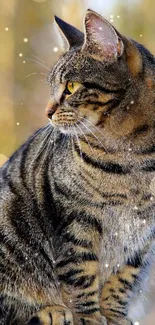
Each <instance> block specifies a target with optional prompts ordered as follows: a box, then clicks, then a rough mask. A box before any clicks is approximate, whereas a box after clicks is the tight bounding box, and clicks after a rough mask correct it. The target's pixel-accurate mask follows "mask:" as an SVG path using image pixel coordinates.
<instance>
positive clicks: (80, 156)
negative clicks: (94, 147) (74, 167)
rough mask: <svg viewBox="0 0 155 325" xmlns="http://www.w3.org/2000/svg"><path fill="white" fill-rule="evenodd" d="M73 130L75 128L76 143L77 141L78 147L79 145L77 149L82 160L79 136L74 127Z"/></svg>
mask: <svg viewBox="0 0 155 325" xmlns="http://www.w3.org/2000/svg"><path fill="white" fill-rule="evenodd" d="M74 130H75V137H76V139H77V143H78V147H79V150H80V157H81V161H83V156H82V149H81V144H80V141H79V137H78V134H77V132H76V129H75V127H74Z"/></svg>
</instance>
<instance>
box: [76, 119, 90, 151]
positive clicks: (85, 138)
mask: <svg viewBox="0 0 155 325" xmlns="http://www.w3.org/2000/svg"><path fill="white" fill-rule="evenodd" d="M75 124H76V126H77V127H78V128H79V129H80V131H81V132H82V134H83V135H84V138H85V139H86V142H87V143H88V145H89V147H90V150H91V152H92V153H93V155H94V156H95V152H94V150H93V149H92V146H91V144H90V142H89V140H88V138H87V136H86V135H85V134H84V132H83V130H82V129H81V128H80V126H79V125H78V124H77V123H75Z"/></svg>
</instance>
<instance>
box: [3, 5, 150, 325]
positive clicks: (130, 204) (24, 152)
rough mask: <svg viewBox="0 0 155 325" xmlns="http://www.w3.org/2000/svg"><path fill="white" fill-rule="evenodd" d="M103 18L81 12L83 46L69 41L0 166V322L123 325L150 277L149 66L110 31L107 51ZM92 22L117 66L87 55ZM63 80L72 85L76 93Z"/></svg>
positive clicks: (138, 48) (140, 52) (136, 48)
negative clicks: (42, 108) (20, 138)
mask: <svg viewBox="0 0 155 325" xmlns="http://www.w3.org/2000/svg"><path fill="white" fill-rule="evenodd" d="M102 20H103V18H102V17H100V16H99V15H97V14H96V13H94V12H92V11H88V13H87V14H86V21H85V24H86V31H85V33H86V37H85V42H86V43H85V44H84V45H83V46H82V47H81V43H79V44H78V40H77V46H74V47H71V48H70V49H69V50H68V51H67V53H65V54H64V55H63V56H62V57H61V58H60V60H59V61H58V62H57V64H56V65H55V66H54V68H53V69H52V71H51V73H50V75H49V78H48V82H49V85H50V88H51V98H50V101H49V103H48V105H47V108H46V114H47V116H48V117H49V119H50V123H49V124H48V125H47V126H45V127H44V128H42V129H40V130H38V131H37V132H36V133H35V134H34V135H33V136H32V137H31V138H30V139H28V141H27V142H26V143H25V144H24V145H23V146H22V147H21V148H19V150H17V152H15V153H14V154H13V156H12V157H11V158H10V159H9V160H8V162H7V163H6V164H5V165H4V166H3V167H2V168H1V169H0V218H1V222H0V239H1V247H0V302H1V304H0V323H1V324H3V325H7V324H8V325H19V324H20V325H24V324H29V325H50V324H52V325H59V324H64V325H69V324H70V325H73V324H74V325H82V324H83V325H84V324H85V325H93V324H102V322H103V318H102V316H104V317H106V321H107V324H111V325H112V324H115V325H131V322H132V320H133V317H132V315H131V313H130V310H131V309H132V301H134V299H136V297H137V296H138V293H139V291H140V290H142V289H143V282H144V280H145V281H146V278H148V277H149V273H150V270H151V265H152V263H153V254H154V238H155V223H154V207H155V185H154V184H155V178H154V177H155V176H154V171H155V94H154V85H155V77H154V76H155V60H154V58H153V56H152V55H151V54H150V53H149V52H148V50H146V49H145V48H144V47H143V46H142V45H139V44H137V43H136V42H134V41H131V40H127V39H126V38H125V37H124V36H120V34H119V33H118V34H117V37H118V38H117V42H116V40H115V37H116V31H115V32H114V29H113V27H112V26H111V25H110V24H109V23H107V22H106V21H105V20H103V21H102ZM58 21H59V20H58ZM94 21H95V24H94V25H93V22H94ZM59 23H60V21H59ZM98 23H99V24H102V23H103V27H104V24H106V26H107V28H108V32H107V30H106V33H107V35H109V37H110V38H111V39H112V41H113V42H114V46H115V47H116V46H117V47H118V48H117V49H116V50H117V52H118V53H117V54H118V57H117V58H116V57H113V53H111V52H110V51H112V50H113V48H112V49H111V48H109V47H108V45H107V47H106V40H105V48H104V50H102V52H101V48H100V47H97V41H98V38H97V37H98V34H97V33H98V32H97V31H96V30H95V32H94V28H96V27H95V26H96V24H98ZM60 24H61V23H60ZM64 24H65V23H63V28H64V26H65V25H64ZM60 28H62V26H61V27H60ZM92 29H93V32H94V34H93V36H92V40H93V37H96V42H95V48H94V49H93V46H94V45H93V44H92V40H91V37H90V36H91V35H90V34H91V31H92ZM68 30H69V29H67V32H66V33H68ZM66 33H65V36H64V37H67V36H66V35H67V34H66ZM108 33H109V34H108ZM73 34H74V33H73ZM75 34H76V33H75ZM76 35H77V34H76ZM80 35H81V34H80ZM94 35H96V36H94ZM76 37H77V36H76ZM120 37H121V39H122V41H121V42H122V43H120ZM68 39H70V38H68ZM118 40H119V43H118ZM68 42H69V41H68ZM80 42H81V36H80ZM72 43H73V44H74V41H73V42H72ZM68 44H69V43H68ZM122 44H124V45H122ZM100 46H101V44H100ZM121 46H123V47H122V51H123V52H122V51H121V48H120V47H121ZM90 49H93V50H92V52H91V51H90ZM105 51H106V52H105ZM103 55H104V57H103ZM101 58H102V60H101ZM67 81H76V82H78V83H79V88H78V90H77V91H76V92H75V93H73V94H68V92H66V82H67ZM51 124H52V125H51ZM144 294H147V293H146V292H145V293H144Z"/></svg>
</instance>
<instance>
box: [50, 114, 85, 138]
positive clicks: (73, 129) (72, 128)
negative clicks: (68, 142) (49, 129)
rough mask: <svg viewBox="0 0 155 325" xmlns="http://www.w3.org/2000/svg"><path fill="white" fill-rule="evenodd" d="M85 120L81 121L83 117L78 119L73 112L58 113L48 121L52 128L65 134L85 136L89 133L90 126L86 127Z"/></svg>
mask: <svg viewBox="0 0 155 325" xmlns="http://www.w3.org/2000/svg"><path fill="white" fill-rule="evenodd" d="M87 122H88V121H87V120H86V119H85V122H84V121H83V117H82V116H81V117H78V115H77V114H75V113H73V112H60V113H58V114H54V115H53V116H52V119H50V123H51V124H52V126H53V127H55V128H57V129H58V130H60V131H61V132H62V133H65V134H72V135H73V134H74V135H75V134H78V135H80V134H83V133H84V134H86V133H90V132H91V130H90V125H89V126H88V125H87Z"/></svg>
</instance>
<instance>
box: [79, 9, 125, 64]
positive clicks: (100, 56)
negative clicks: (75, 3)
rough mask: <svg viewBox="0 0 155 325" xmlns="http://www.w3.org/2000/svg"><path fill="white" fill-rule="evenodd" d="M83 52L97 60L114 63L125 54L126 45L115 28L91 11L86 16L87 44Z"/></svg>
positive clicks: (85, 43)
mask: <svg viewBox="0 0 155 325" xmlns="http://www.w3.org/2000/svg"><path fill="white" fill-rule="evenodd" d="M82 50H83V51H85V50H86V51H87V52H88V53H90V55H91V56H92V57H94V58H96V59H97V60H100V61H109V62H113V61H115V60H117V58H118V57H120V56H121V55H122V54H123V51H124V45H123V42H122V40H121V38H120V37H119V36H118V35H117V33H116V31H115V29H114V27H113V26H112V25H111V24H110V23H109V22H108V21H107V20H106V19H104V18H102V17H101V16H100V15H98V14H97V13H96V12H94V11H92V10H90V9H89V10H88V11H87V12H86V15H85V42H84V45H83V47H82Z"/></svg>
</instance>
